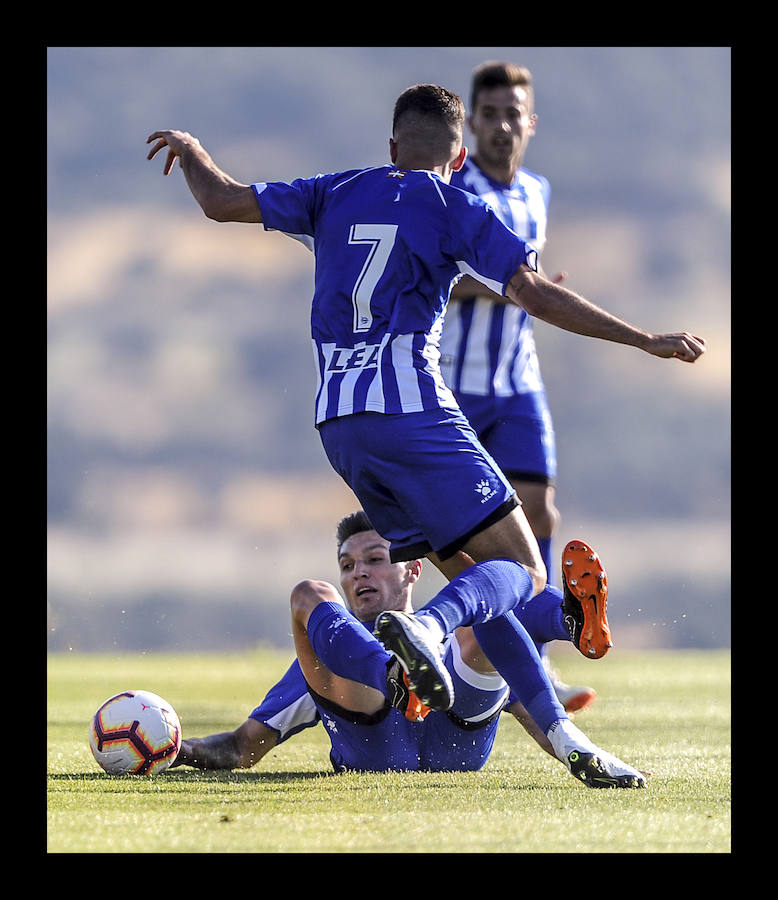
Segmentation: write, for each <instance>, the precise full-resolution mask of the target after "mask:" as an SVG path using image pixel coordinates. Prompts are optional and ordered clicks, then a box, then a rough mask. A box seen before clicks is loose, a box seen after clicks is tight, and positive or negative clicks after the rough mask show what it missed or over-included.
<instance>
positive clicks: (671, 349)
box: [646, 331, 706, 363]
mask: <svg viewBox="0 0 778 900" xmlns="http://www.w3.org/2000/svg"><path fill="white" fill-rule="evenodd" d="M646 349H647V351H648V352H649V353H652V354H653V355H654V356H660V357H662V358H663V359H680V360H681V361H683V362H688V363H693V362H696V361H697V360H698V359H699V358H700V357H701V356H702V354H703V353H704V352H705V349H706V348H705V339H704V338H701V337H696V336H695V335H693V334H689V332H688V331H683V332H680V333H678V334H655V335H653V336H652V340H651V343H650V344H649V345H648V347H647V348H646Z"/></svg>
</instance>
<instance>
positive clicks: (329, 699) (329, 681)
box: [174, 510, 645, 788]
mask: <svg viewBox="0 0 778 900" xmlns="http://www.w3.org/2000/svg"><path fill="white" fill-rule="evenodd" d="M337 545H338V566H339V569H340V586H341V590H342V592H343V597H345V600H346V603H345V605H344V603H343V600H342V599H341V596H340V594H339V593H338V591H337V589H336V588H335V587H334V586H333V585H331V584H329V583H327V582H323V581H310V580H307V581H303V582H300V583H299V584H298V585H296V587H295V588H294V590H293V591H292V594H291V607H292V629H293V635H294V642H295V649H296V653H297V659H296V660H295V662H294V663H293V664H292V665H291V666H290V668H289V669H288V671H287V672H286V674H285V675H284V677H283V678H282V679H281V680H280V681H279V682H278V683H277V684H276V685H274V686H273V687H272V688H271V689H270V690H269V691H268V693H267V696H266V697H265V699H264V700H263V702H262V703H261V704H260V705H259V706H258V707H257V708H256V709H254V710H253V711H252V712H251V714H250V715H249V717H248V719H247V720H246V721H245V722H244V723H243V724H242V725H241V726H240V727H238V728H237V729H235V731H230V732H222V733H220V734H213V735H210V736H207V737H204V738H187V739H185V740H184V741H183V742H182V745H181V750H180V752H179V754H178V757H177V758H176V760H175V762H174V765H176V766H180V765H188V766H193V767H195V768H200V769H236V768H250V767H252V766H254V765H255V764H256V763H257V762H259V760H261V759H262V758H263V757H264V756H265V755H266V754H267V753H268V752H269V751H270V750H272V749H273V748H274V747H276V746H278V745H280V744H282V743H284V742H285V741H286V740H288V739H289V738H291V737H293V736H294V735H296V734H298V733H299V732H301V731H303V730H304V729H306V728H310V727H313V726H315V725H316V724H317V723H318V722H322V723H323V724H324V726H325V728H326V730H327V736H328V738H329V741H330V744H331V752H330V761H331V763H332V765H333V768H334V769H335V771H336V772H345V771H379V772H381V771H400V770H409V771H418V770H421V771H450V772H456V771H477V770H479V769H481V768H482V767H483V766H484V765H485V764H486V762H487V761H488V759H489V756H490V754H491V750H492V746H493V744H494V739H495V736H496V731H497V724H498V719H499V717H500V713H501V712H502V711H506V712H509V713H511V714H512V715H513V716H514V717H515V718H516V719H517V720H518V721H519V722H520V723H521V724H522V725H523V726H524V728H525V729H526V730H527V731H528V733H529V734H530V735H531V736H532V737H533V738H534V739H535V740H536V741H537V743H538V744H539V745H540V747H541V748H542V749H543V750H545V751H546V752H547V753H548V754H549V755H551V756H553V757H554V758H557V759H560V760H561V761H562V762H563V763H564V764H565V766H566V767H567V769H568V770H569V771H570V772H571V774H573V775H574V776H575V777H576V778H577V779H578V780H580V781H582V782H583V783H584V784H585V785H586V786H587V787H593V788H597V787H618V788H629V787H642V786H643V784H644V783H645V777H644V775H643V774H642V773H640V772H638V771H637V770H636V769H634V768H633V767H632V766H629V765H627V764H626V763H623V762H621V760H619V759H617V758H616V757H614V756H613V755H612V754H609V753H606V752H605V751H603V750H601V749H599V748H598V747H596V746H595V745H594V744H593V743H592V742H591V741H590V740H589V738H587V737H586V735H584V733H583V732H581V731H580V730H579V729H577V728H575V726H573V725H572V723H571V722H569V720H567V719H566V718H563V719H562V720H560V721H559V722H558V723H557V727H556V728H555V729H554V731H553V732H552V734H551V738H549V737H547V736H546V735H544V734H543V733H542V732H541V731H540V729H539V728H538V726H537V725H536V724H535V722H533V721H532V720H531V719H530V717H529V715H528V714H527V711H526V710H525V709H524V707H523V706H522V705H521V704H520V703H519V702H516V701H513V702H512V701H511V700H510V698H509V692H508V686H507V684H506V683H505V681H504V680H503V679H502V678H501V677H500V675H499V674H498V673H497V672H495V671H494V669H493V667H492V666H491V664H490V663H489V661H488V660H487V659H486V657H485V656H484V654H483V652H482V651H481V649H480V647H479V646H478V644H477V641H475V639H474V636H473V630H472V629H469V628H466V629H460V630H459V631H458V632H457V634H456V635H454V636H453V637H450V638H449V640H448V641H447V643H446V647H445V650H444V659H445V665H446V667H447V669H448V670H449V672H450V674H451V678H452V682H453V684H454V685H455V700H454V704H453V706H452V708H451V709H449V710H446V711H445V712H443V711H437V712H435V711H430V710H429V709H428V708H426V707H423V705H422V704H421V703H420V702H419V700H418V698H417V697H416V696H415V695H414V694H413V692H410V691H409V690H408V686H407V683H406V681H405V680H404V679H403V675H402V670H401V669H400V668H399V666H398V663H397V660H396V658H395V657H394V656H392V655H391V654H390V653H388V651H387V650H385V649H384V647H383V646H382V645H381V644H380V643H379V642H378V640H377V639H376V637H375V636H374V635H373V623H374V621H375V619H376V617H377V616H378V615H379V614H380V613H382V612H385V611H387V610H399V611H403V612H406V613H412V611H413V606H412V592H413V588H414V585H415V584H416V582H417V581H418V578H419V576H420V574H421V568H422V562H421V560H410V561H407V562H400V563H392V562H391V561H390V559H389V542H388V541H386V540H384V538H382V537H381V536H380V535H379V534H378V533H377V532H376V531H375V530H374V529H373V527H372V525H371V524H370V522H369V521H368V519H367V516H365V514H364V512H363V511H362V510H359V511H358V512H356V513H353V514H351V515H349V516H346V517H345V518H344V519H342V520H341V522H339V523H338V528H337ZM556 606H557V614H558V601H557V604H556ZM549 612H550V613H552V614H553V612H554V610H553V609H551V607H549ZM561 632H562V635H563V636H564V627H562V628H561ZM571 755H572V759H571V758H570V757H571Z"/></svg>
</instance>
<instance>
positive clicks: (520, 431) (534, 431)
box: [457, 392, 557, 484]
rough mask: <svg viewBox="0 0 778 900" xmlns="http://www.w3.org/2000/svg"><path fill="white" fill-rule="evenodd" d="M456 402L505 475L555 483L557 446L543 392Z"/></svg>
mask: <svg viewBox="0 0 778 900" xmlns="http://www.w3.org/2000/svg"><path fill="white" fill-rule="evenodd" d="M457 401H458V403H459V405H460V406H461V408H462V412H463V413H464V414H465V416H466V417H467V420H468V422H470V424H471V425H472V426H473V429H474V430H475V433H476V434H477V435H478V438H479V440H480V441H481V443H482V444H483V445H484V447H486V449H487V450H488V451H489V453H490V454H491V455H492V457H493V458H494V459H495V461H496V462H497V464H498V465H499V467H500V468H501V469H502V471H503V472H504V473H505V474H506V475H508V476H509V477H511V478H513V479H514V480H519V481H535V482H540V483H543V484H551V483H552V482H553V481H554V479H555V478H556V473H557V461H556V442H555V439H554V426H553V423H552V421H551V413H550V412H549V409H548V404H547V402H546V395H545V394H544V393H543V392H532V393H527V394H514V395H513V396H511V397H483V396H478V395H476V394H457Z"/></svg>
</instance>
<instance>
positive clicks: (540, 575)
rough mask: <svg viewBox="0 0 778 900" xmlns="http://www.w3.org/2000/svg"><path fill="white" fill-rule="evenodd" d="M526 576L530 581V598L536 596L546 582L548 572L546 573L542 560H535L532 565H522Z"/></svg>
mask: <svg viewBox="0 0 778 900" xmlns="http://www.w3.org/2000/svg"><path fill="white" fill-rule="evenodd" d="M524 568H525V569H526V570H527V574H528V575H529V577H530V579H531V580H532V596H533V597H535V596H537V595H538V594H539V593H540V592H541V591H542V590H543V589H544V588H545V587H546V582H547V581H548V572H546V564H545V563H544V562H543V560H542V559H540V560H537V561H536V562H535V564H534V565H528V564H526V563H525V564H524Z"/></svg>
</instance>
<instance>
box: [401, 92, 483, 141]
mask: <svg viewBox="0 0 778 900" xmlns="http://www.w3.org/2000/svg"><path fill="white" fill-rule="evenodd" d="M407 115H412V116H414V117H416V118H434V119H437V120H438V121H439V122H440V123H441V124H445V125H446V126H448V128H449V129H450V130H451V131H452V132H456V131H460V132H461V131H462V130H463V128H464V123H465V106H464V104H463V103H462V100H461V98H460V97H459V96H458V95H457V94H455V93H454V92H453V91H450V90H448V89H447V88H444V87H441V86H440V85H439V84H415V85H413V86H412V87H409V88H407V89H406V90H404V91H403V92H402V94H400V96H399V97H398V98H397V100H396V101H395V104H394V116H393V117H392V131H393V132H394V131H396V129H397V126H398V124H399V123H400V122H401V120H402V119H403V118H404V117H405V116H407Z"/></svg>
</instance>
